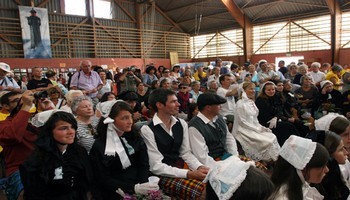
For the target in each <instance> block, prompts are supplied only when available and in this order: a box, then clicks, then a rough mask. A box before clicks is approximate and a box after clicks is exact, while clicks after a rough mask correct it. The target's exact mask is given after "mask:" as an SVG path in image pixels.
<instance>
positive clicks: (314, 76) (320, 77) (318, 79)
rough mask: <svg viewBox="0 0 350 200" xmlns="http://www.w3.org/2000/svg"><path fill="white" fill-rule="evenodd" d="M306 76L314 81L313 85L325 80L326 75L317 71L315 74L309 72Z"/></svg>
mask: <svg viewBox="0 0 350 200" xmlns="http://www.w3.org/2000/svg"><path fill="white" fill-rule="evenodd" d="M307 75H308V76H311V77H312V79H313V80H314V83H315V84H316V83H319V82H321V81H324V80H326V75H325V74H324V73H323V72H320V71H318V72H316V73H315V72H309V73H307Z"/></svg>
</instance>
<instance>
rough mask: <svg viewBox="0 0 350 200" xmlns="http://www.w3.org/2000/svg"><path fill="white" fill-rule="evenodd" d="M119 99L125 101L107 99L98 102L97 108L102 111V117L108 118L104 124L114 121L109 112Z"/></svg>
mask: <svg viewBox="0 0 350 200" xmlns="http://www.w3.org/2000/svg"><path fill="white" fill-rule="evenodd" d="M118 101H123V100H112V101H105V102H102V103H98V104H97V105H96V109H97V110H99V111H100V112H101V115H102V117H104V118H106V119H105V120H104V121H103V123H104V124H109V123H112V122H114V120H113V119H111V118H109V117H108V116H109V113H110V112H111V110H112V107H113V106H114V104H115V103H117V102H118Z"/></svg>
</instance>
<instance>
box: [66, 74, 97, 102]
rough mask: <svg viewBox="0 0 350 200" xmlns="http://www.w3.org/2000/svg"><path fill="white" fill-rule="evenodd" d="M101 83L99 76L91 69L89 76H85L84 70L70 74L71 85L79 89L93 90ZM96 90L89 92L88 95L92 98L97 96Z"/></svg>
mask: <svg viewBox="0 0 350 200" xmlns="http://www.w3.org/2000/svg"><path fill="white" fill-rule="evenodd" d="M100 84H103V83H102V80H101V78H100V76H99V75H98V73H97V72H95V71H91V74H90V76H87V75H86V74H85V73H84V72H82V71H79V72H78V73H75V74H74V75H73V76H72V81H71V87H74V86H75V87H77V88H78V89H80V90H87V91H89V90H93V89H95V88H97V86H98V85H100ZM97 93H98V92H95V93H91V94H89V95H88V96H89V97H91V98H93V97H96V96H97Z"/></svg>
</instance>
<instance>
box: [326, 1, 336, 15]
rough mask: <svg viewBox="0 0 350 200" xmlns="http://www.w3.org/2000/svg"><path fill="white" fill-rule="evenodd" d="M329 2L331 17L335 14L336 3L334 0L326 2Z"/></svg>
mask: <svg viewBox="0 0 350 200" xmlns="http://www.w3.org/2000/svg"><path fill="white" fill-rule="evenodd" d="M326 1H327V5H328V8H329V12H330V13H331V15H334V13H335V2H334V0H326Z"/></svg>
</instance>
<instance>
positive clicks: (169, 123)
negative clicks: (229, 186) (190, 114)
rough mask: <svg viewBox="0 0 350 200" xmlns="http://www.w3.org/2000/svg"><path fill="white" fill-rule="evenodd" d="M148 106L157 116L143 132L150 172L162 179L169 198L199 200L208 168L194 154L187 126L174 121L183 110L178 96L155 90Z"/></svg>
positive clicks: (164, 90)
mask: <svg viewBox="0 0 350 200" xmlns="http://www.w3.org/2000/svg"><path fill="white" fill-rule="evenodd" d="M148 102H149V105H150V106H151V107H152V108H153V109H154V110H155V111H156V113H155V114H154V117H153V119H152V121H151V122H150V123H149V124H148V125H144V126H143V127H142V128H141V135H142V137H143V138H144V141H145V143H146V145H147V151H148V156H149V164H150V171H151V172H152V173H153V174H155V175H157V176H160V178H161V180H160V182H159V184H160V187H161V188H162V189H163V191H164V192H165V193H166V194H168V195H170V196H172V197H175V198H176V199H198V198H199V197H200V196H201V195H202V193H203V190H204V188H205V184H204V183H202V182H201V181H202V180H203V179H204V178H205V177H206V175H207V173H208V170H209V168H208V167H206V166H204V165H203V164H202V163H201V162H199V161H198V160H197V158H196V157H195V156H194V155H193V154H192V153H191V149H190V144H189V139H188V126H187V123H186V122H185V121H184V120H182V119H178V118H176V117H174V116H176V115H177V114H178V112H179V106H180V104H179V102H178V101H177V97H176V94H175V92H174V91H171V90H168V89H156V90H154V91H153V92H152V93H151V94H150V96H149V99H148ZM186 165H188V168H189V169H186Z"/></svg>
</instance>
